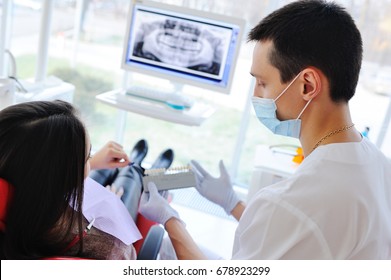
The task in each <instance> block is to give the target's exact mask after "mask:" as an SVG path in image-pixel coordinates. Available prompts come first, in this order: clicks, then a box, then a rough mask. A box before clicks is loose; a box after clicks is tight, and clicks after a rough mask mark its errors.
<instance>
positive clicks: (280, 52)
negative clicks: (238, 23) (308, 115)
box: [248, 0, 363, 102]
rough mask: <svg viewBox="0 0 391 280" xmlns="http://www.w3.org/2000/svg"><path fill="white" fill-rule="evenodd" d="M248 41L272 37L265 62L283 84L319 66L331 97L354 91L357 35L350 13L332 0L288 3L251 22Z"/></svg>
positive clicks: (359, 53)
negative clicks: (257, 21)
mask: <svg viewBox="0 0 391 280" xmlns="http://www.w3.org/2000/svg"><path fill="white" fill-rule="evenodd" d="M248 40H249V41H261V42H262V41H268V40H270V41H272V42H273V46H274V48H273V49H272V51H271V52H270V53H269V60H270V63H271V64H272V65H273V66H274V67H276V68H277V69H278V70H279V72H280V78H281V82H283V83H286V82H288V81H290V80H291V79H293V78H294V76H295V75H297V73H299V72H300V71H301V70H303V69H304V68H306V67H309V66H313V67H316V68H318V69H320V70H321V71H322V72H323V73H324V74H325V75H326V77H327V78H328V81H329V83H330V96H331V99H332V100H333V101H335V102H340V101H346V102H347V101H349V100H350V98H352V96H353V95H354V93H355V90H356V86H357V82H358V78H359V73H360V68H361V61H362V52H363V47H362V39H361V35H360V32H359V30H358V28H357V27H356V25H355V23H354V20H353V18H352V17H351V16H350V15H349V14H348V13H347V12H346V11H345V9H344V8H343V7H341V6H339V5H337V4H335V3H330V2H326V1H321V0H303V1H296V2H293V3H291V4H288V5H286V6H284V7H282V8H280V9H278V10H276V11H274V12H273V13H271V14H270V15H268V16H267V17H265V18H264V19H263V20H262V21H261V22H260V23H259V24H258V25H257V26H255V27H254V28H253V29H252V30H251V31H250V33H249V35H248Z"/></svg>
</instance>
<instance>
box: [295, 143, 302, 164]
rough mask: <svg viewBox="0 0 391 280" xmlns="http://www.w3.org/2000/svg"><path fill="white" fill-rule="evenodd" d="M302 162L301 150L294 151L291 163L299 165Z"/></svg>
mask: <svg viewBox="0 0 391 280" xmlns="http://www.w3.org/2000/svg"><path fill="white" fill-rule="evenodd" d="M303 160H304V155H303V149H302V148H300V147H299V148H297V149H296V155H295V156H294V157H293V159H292V161H293V162H296V163H298V164H300V163H302V162H303Z"/></svg>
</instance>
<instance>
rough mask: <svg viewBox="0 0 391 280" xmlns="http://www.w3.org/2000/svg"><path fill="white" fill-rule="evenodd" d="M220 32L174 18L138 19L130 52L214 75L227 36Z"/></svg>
mask: <svg viewBox="0 0 391 280" xmlns="http://www.w3.org/2000/svg"><path fill="white" fill-rule="evenodd" d="M219 31H220V32H219ZM221 31H222V30H219V29H218V28H216V27H215V26H208V25H205V24H200V23H197V22H190V21H186V20H181V19H177V18H169V17H166V18H161V19H159V20H156V19H155V20H144V21H143V20H140V22H139V27H138V29H137V34H136V35H135V37H134V41H133V52H132V55H133V57H138V58H140V59H147V60H151V61H156V63H161V64H162V65H163V66H164V65H171V66H176V67H178V68H186V69H190V70H194V71H197V72H202V73H205V74H211V75H216V76H218V75H220V74H221V73H220V71H221V65H222V63H223V62H222V57H223V55H224V53H223V52H224V51H226V48H227V46H228V43H229V35H230V34H228V33H224V32H221Z"/></svg>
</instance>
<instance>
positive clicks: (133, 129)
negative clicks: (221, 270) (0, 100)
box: [10, 0, 391, 187]
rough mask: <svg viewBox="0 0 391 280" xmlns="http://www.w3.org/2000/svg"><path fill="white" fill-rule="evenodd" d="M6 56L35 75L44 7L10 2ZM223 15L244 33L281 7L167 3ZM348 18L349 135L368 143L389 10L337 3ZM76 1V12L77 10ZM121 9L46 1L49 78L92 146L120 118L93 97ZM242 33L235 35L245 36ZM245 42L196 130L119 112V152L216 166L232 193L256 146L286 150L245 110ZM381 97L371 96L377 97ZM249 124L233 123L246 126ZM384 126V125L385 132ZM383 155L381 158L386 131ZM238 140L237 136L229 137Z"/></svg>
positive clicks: (383, 98) (109, 75) (119, 30)
mask: <svg viewBox="0 0 391 280" xmlns="http://www.w3.org/2000/svg"><path fill="white" fill-rule="evenodd" d="M14 2H15V4H14V8H13V13H12V32H11V33H12V35H11V36H12V37H11V45H10V50H11V52H12V53H13V54H14V55H15V56H16V58H17V68H18V72H17V75H18V77H19V78H20V79H27V78H32V77H34V73H35V67H36V65H35V64H36V55H37V51H38V50H37V48H38V41H39V30H40V19H41V12H42V5H43V3H44V1H14ZM160 2H164V3H169V4H175V5H183V6H186V7H190V8H195V9H201V10H206V11H211V12H216V13H222V14H226V15H238V14H239V15H242V16H243V17H244V18H246V20H247V22H248V29H249V28H251V27H252V26H254V25H255V24H256V23H257V22H258V21H259V20H260V19H261V18H262V17H264V16H265V15H266V14H268V13H269V12H271V11H272V10H274V9H277V8H279V7H281V6H283V5H285V4H286V3H288V2H289V1H284V0H280V1H266V0H264V1H259V0H245V4H243V1H215V0H200V1H189V0H171V1H170V0H166V1H160ZM339 2H340V3H342V4H343V5H344V6H345V7H346V8H347V10H348V11H349V12H351V13H352V15H353V17H354V18H355V20H356V23H357V25H358V26H359V28H360V30H361V32H362V36H363V40H364V64H363V69H362V76H361V78H360V84H359V87H358V89H357V94H356V97H354V98H353V100H352V103H351V109H352V114H353V119H354V120H355V122H356V127H357V128H358V129H359V130H364V129H365V127H366V126H368V127H370V132H369V138H370V139H371V140H372V141H374V142H376V141H377V140H378V136H379V135H380V134H381V133H380V132H381V128H382V124H383V120H384V118H385V115H386V112H387V108H388V107H387V106H388V104H389V102H390V101H389V100H390V98H389V96H390V94H391V41H390V40H391V21H390V18H389V16H388V17H387V15H390V14H391V2H390V1H388V0H381V1H364V0H359V1H354V0H345V1H339ZM80 3H84V5H80ZM128 5H129V1H125V0H115V1H114V0H113V1H108V0H100V1H91V0H85V1H80V2H79V1H75V0H74V1H72V0H68V1H65V0H62V1H55V4H54V11H53V17H52V27H51V37H50V42H49V60H48V75H55V76H57V77H59V78H61V79H62V80H64V81H67V82H70V83H72V84H74V85H75V86H76V90H75V94H74V104H75V105H76V106H77V107H79V108H80V110H81V111H82V114H83V117H84V119H85V120H86V123H87V126H88V129H89V131H90V134H91V139H92V143H93V145H94V147H100V146H102V145H103V144H104V143H105V142H106V141H108V140H110V139H114V138H115V136H116V132H117V127H118V126H119V127H120V124H118V115H119V114H120V112H119V111H118V110H117V109H115V108H112V107H109V106H107V105H105V104H102V103H100V102H99V101H97V100H96V99H95V96H96V95H97V94H99V93H102V92H105V91H109V90H111V89H115V88H118V87H120V85H121V82H122V78H123V71H122V70H121V68H120V61H121V55H122V46H123V39H124V34H125V24H126V16H127V14H126V13H127V11H128ZM245 37H246V34H245V35H244V38H245ZM251 55H252V44H247V43H245V42H243V44H242V48H241V53H240V60H239V63H238V65H237V68H236V72H235V78H234V81H233V87H232V92H231V94H230V95H229V96H227V95H223V94H219V93H216V94H214V95H213V97H211V98H210V99H208V102H210V103H211V104H213V105H214V106H215V107H216V108H217V112H216V113H215V114H214V115H213V116H212V117H211V118H210V119H208V120H207V121H206V122H205V123H204V124H203V125H202V126H200V127H187V126H183V125H177V124H173V123H168V122H165V121H161V120H156V119H152V118H148V117H144V116H141V115H137V114H134V113H127V116H126V126H125V131H124V142H123V144H124V146H125V147H126V149H127V150H128V151H130V149H131V147H132V146H133V144H134V143H136V142H137V140H138V139H140V138H145V139H147V140H148V142H149V146H150V151H149V153H148V156H147V158H146V160H147V161H150V162H152V161H153V160H154V159H155V158H156V157H157V156H158V154H159V153H160V151H162V150H163V149H165V148H168V147H170V148H173V149H174V151H175V161H174V164H173V165H182V164H187V163H188V162H189V160H190V159H196V160H198V161H200V162H201V163H202V164H203V165H204V166H205V167H206V168H208V169H210V171H211V172H212V173H215V174H216V173H217V172H218V161H219V159H223V160H224V162H225V163H226V166H227V167H228V168H230V169H231V172H232V173H233V174H236V176H235V182H236V183H237V184H238V185H241V186H244V187H246V186H247V185H248V184H249V181H250V177H251V172H252V164H253V157H254V150H255V146H256V145H259V144H267V145H270V144H294V145H297V144H298V142H297V141H296V140H290V139H286V138H282V137H278V136H273V135H271V133H270V132H268V131H267V130H266V129H265V128H264V127H262V125H260V124H259V122H258V121H257V120H256V118H255V116H254V114H253V111H252V108H251V106H250V107H246V104H247V103H246V101H247V97H248V96H249V94H251V92H252V90H251V76H250V75H249V71H250V66H251ZM379 93H380V94H379ZM247 118H248V121H242V120H243V119H244V120H247ZM387 125H388V124H387V123H386V126H387ZM386 129H387V131H388V132H387V133H385V139H388V140H384V141H383V146H382V149H383V151H384V152H385V153H386V154H387V155H388V156H389V157H390V156H391V147H389V145H386V144H385V143H390V137H391V135H390V132H389V131H390V129H389V125H388V126H387V128H386ZM239 132H240V133H244V134H243V135H242V136H243V137H238V134H239Z"/></svg>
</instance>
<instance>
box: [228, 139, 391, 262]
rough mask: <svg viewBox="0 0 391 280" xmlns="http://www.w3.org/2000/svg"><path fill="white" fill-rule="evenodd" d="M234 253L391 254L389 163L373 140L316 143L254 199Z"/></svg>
mask: <svg viewBox="0 0 391 280" xmlns="http://www.w3.org/2000/svg"><path fill="white" fill-rule="evenodd" d="M232 257H233V259H391V164H390V161H389V160H388V159H387V158H386V157H385V156H384V155H383V154H382V153H381V152H380V151H379V150H378V149H377V148H376V147H375V146H374V145H373V144H372V143H370V142H369V141H368V140H366V139H363V140H362V141H361V142H360V143H338V144H329V145H324V146H320V147H318V148H317V149H316V150H315V151H313V152H312V153H311V154H310V155H309V156H308V157H307V158H306V159H305V160H304V161H303V162H302V164H301V165H300V166H299V168H298V169H297V171H296V173H295V174H294V175H293V176H292V177H290V178H289V179H286V180H284V181H280V182H278V183H276V184H274V185H271V186H269V187H266V188H263V189H261V190H260V191H258V192H257V193H256V194H255V196H254V197H253V198H252V199H250V201H249V203H248V206H247V207H246V210H245V211H244V213H243V215H242V217H241V219H240V221H239V225H238V228H237V231H236V234H235V241H234V248H233V256H232Z"/></svg>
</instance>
